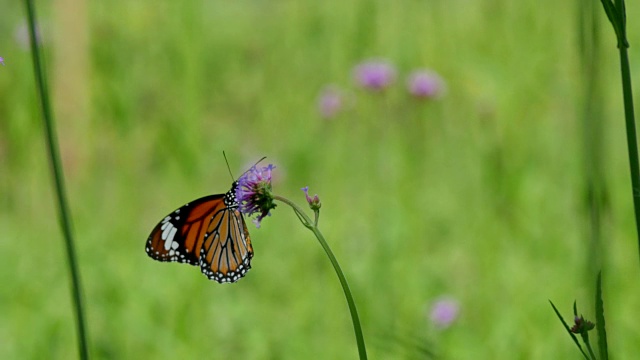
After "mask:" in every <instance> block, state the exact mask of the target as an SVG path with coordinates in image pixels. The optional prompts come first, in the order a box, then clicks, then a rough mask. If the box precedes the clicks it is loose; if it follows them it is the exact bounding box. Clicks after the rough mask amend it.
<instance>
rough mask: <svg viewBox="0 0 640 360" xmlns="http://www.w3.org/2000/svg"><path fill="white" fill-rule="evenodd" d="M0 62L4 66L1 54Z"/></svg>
mask: <svg viewBox="0 0 640 360" xmlns="http://www.w3.org/2000/svg"><path fill="white" fill-rule="evenodd" d="M0 64H2V66H4V58H3V57H2V56H0Z"/></svg>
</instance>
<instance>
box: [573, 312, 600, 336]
mask: <svg viewBox="0 0 640 360" xmlns="http://www.w3.org/2000/svg"><path fill="white" fill-rule="evenodd" d="M573 321H574V324H573V326H572V327H571V332H572V333H574V334H586V333H587V332H588V331H589V330H591V329H593V328H594V327H595V326H596V325H595V324H594V323H592V322H591V321H589V320H585V319H584V317H583V316H582V315H580V316H576V317H575V319H574V320H573Z"/></svg>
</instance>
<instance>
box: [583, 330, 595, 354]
mask: <svg viewBox="0 0 640 360" xmlns="http://www.w3.org/2000/svg"><path fill="white" fill-rule="evenodd" d="M581 335H582V341H584V343H585V345H587V350H589V356H590V357H591V359H593V360H597V359H598V358H597V357H596V354H595V353H594V352H593V349H592V348H591V342H590V341H589V335H588V334H586V333H585V334H581Z"/></svg>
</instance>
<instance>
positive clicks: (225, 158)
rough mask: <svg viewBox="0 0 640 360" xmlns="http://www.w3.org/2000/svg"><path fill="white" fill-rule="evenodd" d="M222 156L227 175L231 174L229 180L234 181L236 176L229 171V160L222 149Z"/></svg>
mask: <svg viewBox="0 0 640 360" xmlns="http://www.w3.org/2000/svg"><path fill="white" fill-rule="evenodd" d="M222 156H224V162H226V163H227V170H229V175H231V180H232V181H236V178H234V177H233V174H232V173H231V167H230V166H229V160H227V154H225V153H224V150H222ZM243 175H244V174H243Z"/></svg>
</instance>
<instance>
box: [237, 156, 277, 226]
mask: <svg viewBox="0 0 640 360" xmlns="http://www.w3.org/2000/svg"><path fill="white" fill-rule="evenodd" d="M273 169H275V166H274V165H272V164H269V165H267V166H265V167H262V168H258V167H256V166H255V165H254V166H253V167H251V169H249V171H247V172H246V173H244V174H243V175H242V176H240V179H238V186H237V187H236V199H237V201H238V204H239V205H238V209H239V210H240V212H241V213H243V214H245V215H247V216H251V215H253V214H254V213H257V214H258V216H257V217H256V218H255V219H254V220H253V223H254V224H256V227H257V228H259V227H260V222H261V221H262V219H263V218H264V217H265V216H267V215H271V213H270V211H271V209H274V208H275V207H276V204H275V203H274V201H273V194H272V193H271V170H273Z"/></svg>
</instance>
